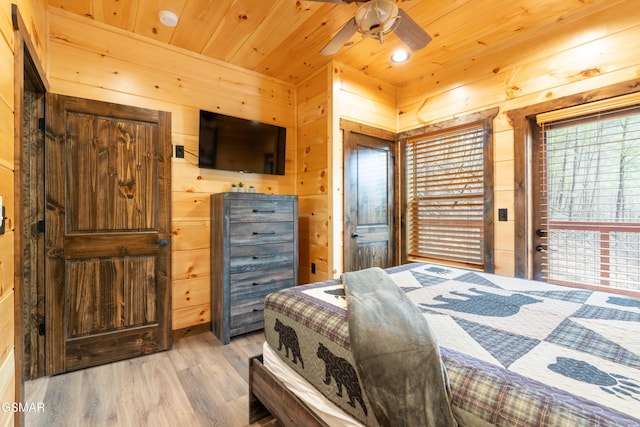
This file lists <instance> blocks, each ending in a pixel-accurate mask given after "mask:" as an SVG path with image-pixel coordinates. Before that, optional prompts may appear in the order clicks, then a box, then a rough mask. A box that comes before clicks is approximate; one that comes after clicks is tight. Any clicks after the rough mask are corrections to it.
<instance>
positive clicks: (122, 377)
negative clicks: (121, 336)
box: [24, 332, 278, 427]
mask: <svg viewBox="0 0 640 427" xmlns="http://www.w3.org/2000/svg"><path fill="white" fill-rule="evenodd" d="M263 342H264V334H263V333H262V332H257V333H252V334H248V335H244V336H240V337H235V338H233V339H232V340H231V343H230V344H229V345H226V346H223V345H222V344H221V343H220V341H218V340H217V338H216V337H215V336H214V335H213V334H211V333H210V332H206V333H201V334H198V335H194V336H190V337H185V338H181V339H179V340H177V341H175V342H174V344H173V348H172V349H171V350H170V351H166V352H162V353H157V354H152V355H149V356H143V357H138V358H135V359H131V360H126V361H123V362H116V363H111V364H108V365H104V366H98V367H95V368H89V369H84V370H82V371H77V372H71V373H67V374H63V375H57V376H53V377H44V378H39V379H37V380H34V381H29V382H27V383H26V384H25V398H26V402H28V403H36V404H38V403H40V402H42V403H44V411H41V412H36V411H34V412H27V413H25V414H24V419H25V425H26V426H27V427H32V426H47V427H54V426H65V427H67V426H69V427H70V426H82V427H84V426H92V427H98V426H136V427H137V426H154V427H155V426H171V427H175V426H216V427H218V426H219V427H235V426H245V425H248V422H249V421H248V418H249V415H248V413H249V404H248V392H249V386H248V379H249V371H248V359H249V357H251V356H254V355H256V354H260V353H262V343H263ZM252 426H273V427H275V426H278V423H277V422H275V421H273V420H262V421H260V422H259V423H255V424H252Z"/></svg>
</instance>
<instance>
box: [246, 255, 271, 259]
mask: <svg viewBox="0 0 640 427" xmlns="http://www.w3.org/2000/svg"><path fill="white" fill-rule="evenodd" d="M275 257H276V256H275V255H254V256H253V257H252V258H253V259H261V258H275Z"/></svg>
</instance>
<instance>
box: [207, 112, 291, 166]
mask: <svg viewBox="0 0 640 427" xmlns="http://www.w3.org/2000/svg"><path fill="white" fill-rule="evenodd" d="M198 139H199V144H198V145H199V147H198V166H199V167H201V168H208V169H219V170H227V171H236V172H246V173H262V174H273V175H284V162H285V148H286V147H285V144H286V139H287V129H286V128H284V127H280V126H275V125H269V124H266V123H260V122H257V121H253V120H246V119H240V118H237V117H231V116H225V115H223V114H218V113H212V112H209V111H202V110H201V111H200V134H199V138H198Z"/></svg>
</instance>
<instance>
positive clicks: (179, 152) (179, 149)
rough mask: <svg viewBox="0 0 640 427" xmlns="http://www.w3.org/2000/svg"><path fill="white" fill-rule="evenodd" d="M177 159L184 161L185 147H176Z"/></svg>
mask: <svg viewBox="0 0 640 427" xmlns="http://www.w3.org/2000/svg"><path fill="white" fill-rule="evenodd" d="M176 158H178V159H184V145H176Z"/></svg>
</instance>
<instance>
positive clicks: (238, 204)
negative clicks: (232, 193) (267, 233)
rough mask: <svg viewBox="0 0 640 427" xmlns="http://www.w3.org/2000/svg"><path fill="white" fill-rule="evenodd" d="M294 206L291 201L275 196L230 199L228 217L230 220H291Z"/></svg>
mask: <svg viewBox="0 0 640 427" xmlns="http://www.w3.org/2000/svg"><path fill="white" fill-rule="evenodd" d="M294 207H295V205H294V203H293V202H290V201H282V200H278V199H275V198H274V200H264V199H262V200H250V199H248V200H232V201H230V203H229V218H230V219H231V222H249V221H250V222H263V221H270V222H271V221H293V220H294V211H295V209H294ZM295 219H297V218H295Z"/></svg>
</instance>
